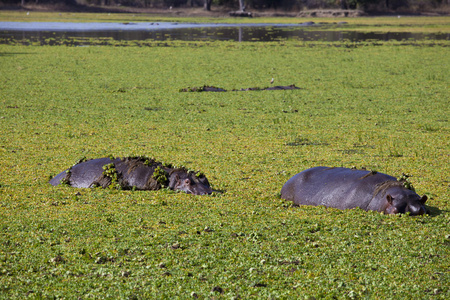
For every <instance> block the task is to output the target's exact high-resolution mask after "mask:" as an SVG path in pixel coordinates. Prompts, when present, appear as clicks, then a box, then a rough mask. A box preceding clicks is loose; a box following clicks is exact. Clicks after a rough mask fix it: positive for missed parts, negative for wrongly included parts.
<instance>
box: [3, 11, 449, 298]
mask: <svg viewBox="0 0 450 300" xmlns="http://www.w3.org/2000/svg"><path fill="white" fill-rule="evenodd" d="M427 20H428V19H427ZM365 21H367V20H366V19H362V20H361V22H365ZM369 21H371V20H369ZM375 21H376V20H375ZM396 22H398V20H396ZM416 29H417V28H416ZM425 31H426V30H425ZM90 43H91V46H90V47H72V46H66V45H59V44H57V43H55V45H54V46H48V45H44V46H41V45H40V44H37V43H36V44H34V43H29V45H23V44H22V43H11V44H8V45H6V44H2V45H0V61H1V63H0V82H1V84H0V89H1V93H0V128H1V129H0V133H1V134H0V298H2V299H13V298H25V297H27V296H28V297H35V298H82V299H84V298H111V299H112V298H115V299H116V298H121V299H141V298H142V299H149V298H152V299H165V298H180V299H192V298H196V297H198V298H200V299H206V298H215V299H229V298H241V299H261V298H274V299H276V298H279V299H290V298H310V299H312V298H315V299H322V298H323V299H328V298H337V299H349V298H350V299H356V298H369V299H376V298H399V299H424V298H426V299H448V298H449V297H450V289H449V286H450V273H449V269H448V266H449V263H450V261H449V258H450V255H449V254H450V250H449V249H450V248H449V245H450V229H449V225H448V224H449V223H450V215H449V211H450V190H449V178H448V174H450V169H449V164H448V158H449V155H450V145H449V140H450V139H449V137H450V130H449V129H450V128H449V118H448V116H449V115H450V112H449V101H448V99H450V95H449V89H448V86H449V83H450V77H449V76H450V75H449V72H448V70H449V69H450V60H449V59H448V49H449V48H448V41H447V40H441V41H436V40H424V41H416V42H414V43H405V42H397V41H366V42H350V41H342V42H339V41H337V42H304V41H296V40H291V39H285V40H283V41H281V42H279V41H276V42H260V43H252V42H241V43H239V42H234V41H219V40H216V41H214V42H210V41H196V42H192V41H171V40H167V41H165V42H164V43H163V45H162V44H161V43H159V42H157V41H155V42H153V41H148V42H146V43H143V42H142V41H141V42H140V43H139V41H135V42H134V41H130V42H127V43H123V44H124V45H125V44H126V45H127V46H128V47H116V45H114V43H110V44H108V43H107V44H106V45H102V44H101V43H102V39H98V38H93V39H92V40H90ZM94 45H95V46H94ZM112 45H114V46H112ZM120 45H121V44H120ZM272 78H273V80H274V82H273V84H271V80H272ZM290 84H295V85H296V86H297V87H299V88H300V89H298V90H278V91H271V90H264V91H262V90H261V91H232V90H233V89H242V88H249V87H267V86H271V85H290ZM203 85H210V86H217V87H221V88H223V89H226V90H228V92H223V93H208V92H201V93H200V92H180V89H185V88H188V87H199V86H203ZM109 155H114V156H131V155H145V156H149V157H154V158H156V159H157V160H158V161H164V162H167V163H173V164H175V165H184V166H186V167H188V168H189V169H192V170H200V171H202V172H203V173H204V174H205V175H206V177H207V178H208V180H209V182H210V183H211V185H212V187H213V188H214V189H215V190H216V191H217V192H215V193H213V194H212V195H211V196H194V195H188V194H184V193H175V192H172V191H169V190H159V191H152V192H150V191H132V190H128V191H124V190H116V189H75V188H70V187H64V186H57V187H53V186H51V185H50V184H49V183H48V179H49V177H50V176H52V175H55V174H57V173H59V172H61V171H62V170H65V169H67V168H68V167H70V166H71V165H73V164H74V163H75V162H76V161H77V160H79V159H80V158H82V157H87V158H97V157H107V156H109ZM313 166H339V167H340V166H344V167H353V166H356V167H358V168H362V167H364V168H366V169H368V170H375V171H378V172H382V173H387V174H390V175H393V176H396V177H399V176H401V174H402V173H407V174H409V175H412V177H411V178H410V181H411V182H412V184H413V185H414V187H415V189H416V191H417V193H419V194H420V195H423V194H426V195H427V196H428V198H429V200H428V201H427V203H426V204H427V207H428V209H429V210H430V214H428V215H424V216H419V217H409V216H406V215H402V216H399V215H394V216H390V215H382V214H379V213H376V212H365V211H362V210H359V209H356V210H344V211H341V210H337V209H332V208H326V207H309V206H302V207H294V206H292V205H291V204H290V203H289V202H285V201H282V200H281V199H280V197H279V192H280V190H281V187H282V186H283V184H284V183H285V182H286V181H287V180H288V179H289V178H290V177H291V176H293V175H294V174H296V173H297V172H300V171H302V170H304V169H307V168H310V167H313Z"/></svg>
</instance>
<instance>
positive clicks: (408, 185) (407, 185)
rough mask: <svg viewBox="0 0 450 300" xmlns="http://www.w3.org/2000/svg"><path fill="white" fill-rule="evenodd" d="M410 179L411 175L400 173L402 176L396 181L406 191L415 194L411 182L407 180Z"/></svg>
mask: <svg viewBox="0 0 450 300" xmlns="http://www.w3.org/2000/svg"><path fill="white" fill-rule="evenodd" d="M411 177H412V175H409V174H405V173H402V176H400V177H399V178H398V179H397V180H398V181H399V182H401V183H403V186H404V187H405V188H407V189H408V190H411V191H414V192H415V191H416V189H415V188H414V187H413V185H412V183H411V181H410V180H409V178H411Z"/></svg>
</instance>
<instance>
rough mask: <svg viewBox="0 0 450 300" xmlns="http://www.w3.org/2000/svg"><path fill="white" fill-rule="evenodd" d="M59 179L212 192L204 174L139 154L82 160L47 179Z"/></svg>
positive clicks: (75, 184)
mask: <svg viewBox="0 0 450 300" xmlns="http://www.w3.org/2000/svg"><path fill="white" fill-rule="evenodd" d="M61 183H64V184H67V185H70V186H72V187H77V188H91V187H97V186H101V187H103V188H105V187H108V186H110V185H111V184H114V185H115V186H117V187H119V188H122V189H136V190H159V189H161V188H163V187H168V188H170V189H172V190H176V191H177V190H179V191H183V192H186V193H189V194H194V195H209V194H211V193H212V189H211V186H210V184H209V182H208V179H207V178H206V177H205V176H204V175H202V174H200V173H195V172H193V171H188V170H186V169H185V168H174V167H171V166H166V165H163V164H162V163H160V162H156V161H154V160H152V159H148V158H143V157H127V158H123V159H122V158H114V159H111V158H108V157H106V158H98V159H93V160H88V161H83V162H80V163H78V164H76V165H74V166H73V167H71V168H69V169H67V170H65V171H63V172H61V173H59V174H58V175H56V176H55V177H53V178H52V179H51V180H50V184H51V185H54V186H56V185H59V184H61Z"/></svg>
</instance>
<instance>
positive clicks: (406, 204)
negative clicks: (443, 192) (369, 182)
mask: <svg viewBox="0 0 450 300" xmlns="http://www.w3.org/2000/svg"><path fill="white" fill-rule="evenodd" d="M385 197H386V201H387V207H386V209H385V210H384V212H385V213H386V214H404V213H408V212H409V214H410V215H411V216H418V215H423V214H425V213H427V209H426V208H425V205H424V204H425V202H426V201H427V199H428V198H427V196H426V195H423V196H422V197H420V196H419V195H417V194H416V193H415V192H413V191H411V190H407V189H400V188H394V189H391V190H388V191H387V193H386V194H385Z"/></svg>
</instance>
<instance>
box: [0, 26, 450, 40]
mask: <svg viewBox="0 0 450 300" xmlns="http://www.w3.org/2000/svg"><path fill="white" fill-rule="evenodd" d="M329 27H335V30H333V31H330V30H325V29H329ZM89 38H105V39H113V40H136V41H144V40H155V41H167V40H181V41H205V40H230V41H254V42H265V41H283V40H299V41H329V42H332V41H345V40H346V41H352V42H355V41H367V40H372V41H373V40H375V41H376V40H379V41H388V40H395V41H403V40H408V41H411V40H414V41H420V40H427V39H429V40H449V39H450V34H446V33H432V34H424V33H411V32H387V33H381V32H357V31H350V30H346V24H345V22H343V23H331V22H330V23H322V24H316V23H314V22H305V23H299V24H263V23H259V24H213V23H211V24H204V23H203V24H202V23H170V22H153V23H150V22H136V23H65V22H0V43H6V42H7V41H8V40H15V41H21V40H23V41H30V42H41V43H46V41H47V42H48V43H51V42H55V41H57V40H62V39H65V40H66V39H86V42H85V43H89V42H88V40H89Z"/></svg>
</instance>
